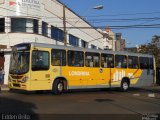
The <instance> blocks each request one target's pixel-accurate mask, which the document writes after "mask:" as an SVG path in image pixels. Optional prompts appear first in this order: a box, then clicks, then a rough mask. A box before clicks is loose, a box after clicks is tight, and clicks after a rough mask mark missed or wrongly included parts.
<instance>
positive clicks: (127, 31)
mask: <svg viewBox="0 0 160 120" xmlns="http://www.w3.org/2000/svg"><path fill="white" fill-rule="evenodd" d="M60 1H61V2H62V3H64V4H65V5H67V6H68V7H69V8H70V9H72V10H73V11H74V12H75V13H77V14H78V15H79V16H82V17H85V18H86V20H87V21H88V22H90V23H91V24H92V25H93V26H95V27H100V28H104V27H106V26H110V28H111V29H112V28H114V29H112V31H113V32H115V33H122V37H123V38H125V39H126V46H127V47H135V46H136V45H140V44H147V43H149V42H151V39H152V36H153V35H160V25H158V26H157V24H160V0H60ZM97 5H103V7H104V8H103V9H102V10H95V9H93V7H94V6H97ZM131 25H138V26H139V25H140V26H142V27H144V26H145V27H146V25H147V28H131V27H130V26H131ZM148 25H151V26H152V25H155V26H154V28H153V26H152V28H148ZM115 26H118V27H119V26H129V27H127V28H126V27H125V28H123V29H119V28H117V27H116V28H115ZM155 27H157V28H155Z"/></svg>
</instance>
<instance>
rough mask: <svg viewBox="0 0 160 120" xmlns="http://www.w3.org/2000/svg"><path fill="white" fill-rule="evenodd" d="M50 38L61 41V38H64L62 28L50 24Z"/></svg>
mask: <svg viewBox="0 0 160 120" xmlns="http://www.w3.org/2000/svg"><path fill="white" fill-rule="evenodd" d="M51 38H52V39H55V40H57V41H62V42H63V40H64V32H63V30H61V29H58V28H56V27H53V26H51Z"/></svg>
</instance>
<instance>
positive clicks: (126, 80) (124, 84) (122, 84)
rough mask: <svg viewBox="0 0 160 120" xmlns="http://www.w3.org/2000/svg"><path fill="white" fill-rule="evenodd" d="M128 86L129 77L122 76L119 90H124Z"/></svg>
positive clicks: (126, 89)
mask: <svg viewBox="0 0 160 120" xmlns="http://www.w3.org/2000/svg"><path fill="white" fill-rule="evenodd" d="M129 87H130V79H129V78H128V77H124V78H123V79H122V81H121V86H120V88H121V91H123V92H126V91H128V89H129Z"/></svg>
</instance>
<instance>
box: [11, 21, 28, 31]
mask: <svg viewBox="0 0 160 120" xmlns="http://www.w3.org/2000/svg"><path fill="white" fill-rule="evenodd" d="M11 32H26V19H25V18H11Z"/></svg>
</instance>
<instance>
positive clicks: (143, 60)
mask: <svg viewBox="0 0 160 120" xmlns="http://www.w3.org/2000/svg"><path fill="white" fill-rule="evenodd" d="M139 62H140V68H141V69H149V58H148V57H139Z"/></svg>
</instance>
